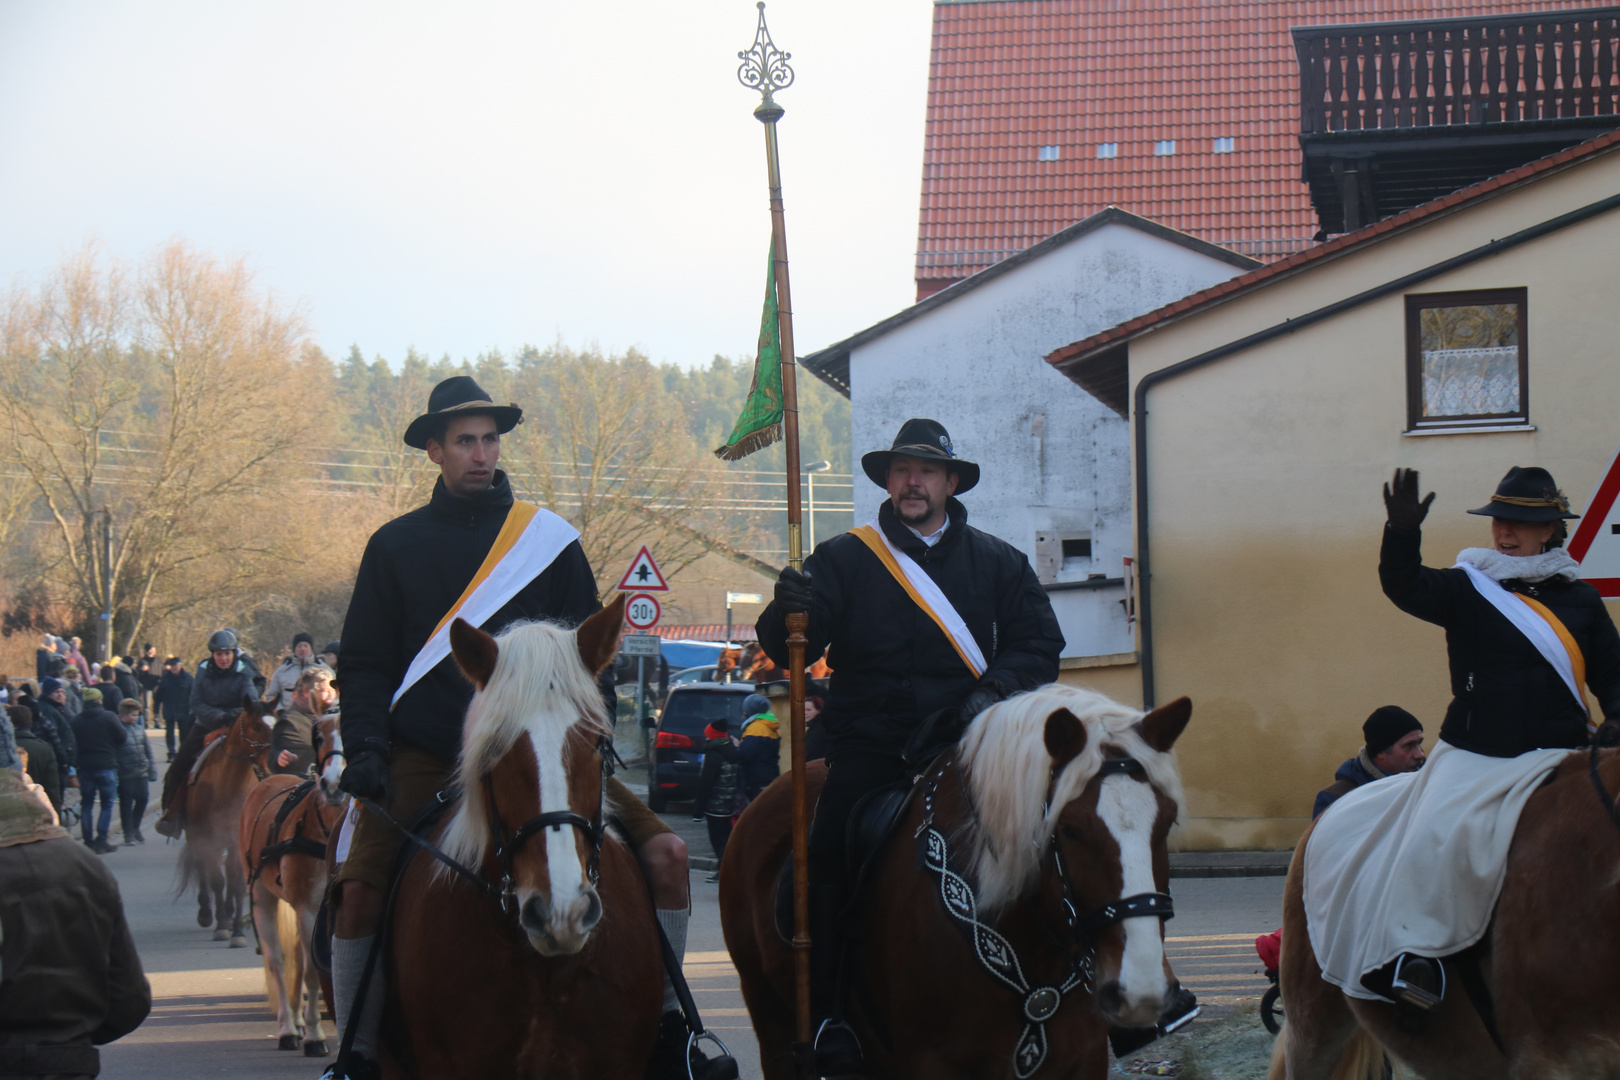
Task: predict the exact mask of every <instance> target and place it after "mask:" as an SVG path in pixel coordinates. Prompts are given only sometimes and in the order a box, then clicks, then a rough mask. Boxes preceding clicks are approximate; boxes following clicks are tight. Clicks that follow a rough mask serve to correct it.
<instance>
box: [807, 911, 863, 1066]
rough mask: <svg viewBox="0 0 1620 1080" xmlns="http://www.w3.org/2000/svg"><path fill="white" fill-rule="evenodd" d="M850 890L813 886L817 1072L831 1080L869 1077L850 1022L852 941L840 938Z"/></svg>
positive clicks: (812, 967)
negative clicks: (847, 983)
mask: <svg viewBox="0 0 1620 1080" xmlns="http://www.w3.org/2000/svg"><path fill="white" fill-rule="evenodd" d="M843 902H844V890H843V889H842V888H841V887H840V886H837V885H811V886H810V1012H811V1016H812V1017H813V1018H814V1019H813V1022H812V1026H813V1027H814V1028H815V1035H814V1039H815V1071H816V1075H817V1076H821V1077H825V1078H827V1080H835V1078H840V1077H858V1076H865V1075H866V1061H865V1058H864V1056H863V1055H862V1053H861V1042H860V1040H859V1039H858V1038H856V1037H855V1030H854V1029H853V1028H851V1027H850V1026H849V1024H848V1023H846V1022H845V1021H844V1010H843V991H844V986H843V982H844V977H845V974H846V972H845V970H844V968H845V964H844V960H845V956H846V953H847V952H848V948H847V945H848V943H847V941H846V939H845V937H844V935H843V934H841V933H840V932H839V919H838V916H839V913H840V911H841V910H842V908H843Z"/></svg>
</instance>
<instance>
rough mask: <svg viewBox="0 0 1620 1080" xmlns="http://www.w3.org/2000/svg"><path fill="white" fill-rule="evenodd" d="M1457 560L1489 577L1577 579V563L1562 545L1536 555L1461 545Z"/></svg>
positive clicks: (1508, 579)
mask: <svg viewBox="0 0 1620 1080" xmlns="http://www.w3.org/2000/svg"><path fill="white" fill-rule="evenodd" d="M1457 561H1458V562H1460V563H1467V564H1468V565H1469V566H1472V567H1474V568H1475V569H1477V570H1479V571H1480V572H1481V573H1483V574H1484V575H1485V576H1486V577H1488V578H1490V579H1491V580H1492V581H1498V582H1501V581H1546V580H1547V579H1548V578H1562V579H1564V580H1565V581H1579V580H1580V577H1581V571H1580V563H1578V562H1576V561H1575V560H1574V559H1573V558H1571V557H1570V554H1569V552H1567V551H1565V550H1564V549H1563V548H1553V549H1552V550H1551V551H1543V552H1542V553H1541V554H1540V555H1504V554H1502V553H1501V552H1500V551H1494V550H1492V549H1491V548H1463V549H1462V551H1461V552H1459V553H1458V555H1457Z"/></svg>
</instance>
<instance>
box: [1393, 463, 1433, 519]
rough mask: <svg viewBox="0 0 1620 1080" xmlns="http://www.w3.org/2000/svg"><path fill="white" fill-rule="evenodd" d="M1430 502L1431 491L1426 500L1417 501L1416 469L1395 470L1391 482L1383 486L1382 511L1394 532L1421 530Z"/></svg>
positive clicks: (1431, 498)
mask: <svg viewBox="0 0 1620 1080" xmlns="http://www.w3.org/2000/svg"><path fill="white" fill-rule="evenodd" d="M1432 502H1434V492H1432V491H1431V492H1429V495H1428V498H1426V499H1424V500H1423V501H1422V502H1419V501H1418V474H1417V470H1416V469H1396V470H1395V479H1394V480H1393V482H1391V483H1388V484H1385V485H1384V510H1385V512H1386V513H1388V515H1389V527H1390V528H1392V529H1394V530H1395V531H1396V532H1417V531H1418V529H1420V528H1422V527H1423V519H1424V518H1426V517H1428V516H1429V504H1430V503H1432Z"/></svg>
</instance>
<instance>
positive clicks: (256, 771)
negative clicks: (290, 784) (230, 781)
mask: <svg viewBox="0 0 1620 1080" xmlns="http://www.w3.org/2000/svg"><path fill="white" fill-rule="evenodd" d="M246 715H247V712H246V710H244V711H243V712H242V714H241V716H238V717H237V718H236V721H235V723H233V724H232V725H231V726H232V727H235V726H236V724H240V723H241V722H242V717H243V716H246ZM254 719H255V720H260V721H261V723H260V726H263V723H262V718H261V717H259V716H258V714H254ZM242 737H243V738H244V739H246V740H247V744H248V746H249V747H251V748H252V750H251V752H250V753H249V754H248V755H247V756H246V757H244V756H243V755H241V754H233V753H231V735H230V732H229V731H227V732H226V733H225V756H226V757H227V758H229V759H230V760H231V761H246V762H250V763H251V764H252V765H253V775H254V776H256V777H258V778H259V779H260V780H263V779H264V778H265V777H267V776H269V775H270V770H269V769H267V768H265V767H264V766H263V765H261V764H259V756H260V755H261V754H264V753H265V752H267V751H268V750H269V749H270V748H271V747H272V746H274V745H275V740H274V739H270V738H267V739H265V740H264V742H259V741H258V740H256V739H254V738H253V737H252V736H250V735H247V734H244V735H243V736H242Z"/></svg>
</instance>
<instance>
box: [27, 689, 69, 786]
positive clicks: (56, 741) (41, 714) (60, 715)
mask: <svg viewBox="0 0 1620 1080" xmlns="http://www.w3.org/2000/svg"><path fill="white" fill-rule="evenodd" d="M29 707H30V708H32V709H33V710H34V734H35V735H38V736H39V737H40V738H42V739H44V740H45V741H46V742H48V743H50V744H51V749H52V750H55V751H56V764H57V765H58V766H59V767H60V768H62V769H68V768H71V767H72V766H74V765H76V764H77V763H78V758H79V743H78V740H77V739H75V738H74V737H73V724H72V723H71V722H70V721H69V720H68V716H67V713H66V712H64V711H63V710H62V707H61V706H60V705H58V704H57V703H56V702H54V701H50V700H48V699H46V698H40V699H39V700H38V701H35V702H31V703H30V705H29Z"/></svg>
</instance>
